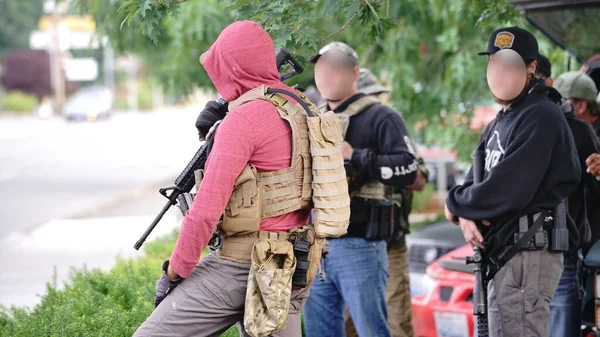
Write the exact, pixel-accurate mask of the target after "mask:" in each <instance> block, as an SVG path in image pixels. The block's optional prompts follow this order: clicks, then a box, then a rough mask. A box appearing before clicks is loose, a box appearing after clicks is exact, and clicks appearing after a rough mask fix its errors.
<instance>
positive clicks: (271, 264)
mask: <svg viewBox="0 0 600 337" xmlns="http://www.w3.org/2000/svg"><path fill="white" fill-rule="evenodd" d="M295 268H296V258H295V257H294V248H293V246H292V244H291V243H289V242H288V241H287V240H271V239H259V240H258V241H256V243H255V244H254V246H253V248H252V264H251V265H250V272H249V274H248V288H247V289H246V303H245V308H244V329H245V330H246V332H247V333H248V334H249V335H250V336H253V337H264V336H269V335H272V334H274V333H276V332H279V331H281V330H283V329H285V327H286V325H287V319H288V313H289V309H290V301H291V298H292V275H293V274H294V270H295Z"/></svg>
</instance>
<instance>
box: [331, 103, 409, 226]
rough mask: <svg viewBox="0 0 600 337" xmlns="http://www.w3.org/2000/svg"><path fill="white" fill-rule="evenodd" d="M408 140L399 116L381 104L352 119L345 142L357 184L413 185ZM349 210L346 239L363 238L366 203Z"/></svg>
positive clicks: (356, 201)
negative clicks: (351, 152)
mask: <svg viewBox="0 0 600 337" xmlns="http://www.w3.org/2000/svg"><path fill="white" fill-rule="evenodd" d="M363 96H364V95H363V94H357V95H355V96H353V97H351V98H350V99H348V100H347V101H346V102H344V103H342V104H341V105H340V106H339V107H337V108H336V109H335V110H334V112H336V113H340V112H343V111H345V110H346V108H347V107H348V105H350V104H351V103H353V102H355V101H356V100H358V99H359V98H361V97H363ZM408 137H409V136H408V130H407V128H406V125H405V124H404V121H403V120H402V117H400V114H399V113H398V112H396V111H394V109H392V108H390V107H388V106H386V105H384V104H380V103H378V104H375V105H372V106H370V107H369V108H367V109H366V110H364V111H362V112H361V113H358V114H356V115H354V116H351V117H350V123H349V125H348V131H347V132H346V139H345V140H346V141H347V142H348V143H350V145H352V147H353V148H354V153H353V154H352V159H351V165H352V167H353V169H354V170H356V171H357V172H359V177H358V178H357V180H358V181H361V182H368V181H373V180H376V181H380V182H382V183H384V184H386V185H393V186H398V187H403V186H406V185H410V184H412V183H414V182H415V179H416V178H417V174H418V173H417V171H418V162H417V160H416V159H415V154H414V149H413V148H412V145H411V144H410V142H409V138H408ZM356 188H358V186H356ZM350 210H351V213H350V226H349V227H348V234H346V236H350V237H365V234H366V230H367V223H368V221H369V214H370V206H369V204H368V202H367V201H365V200H364V199H361V198H353V199H352V201H351V204H350Z"/></svg>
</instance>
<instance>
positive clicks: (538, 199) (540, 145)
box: [447, 81, 581, 255]
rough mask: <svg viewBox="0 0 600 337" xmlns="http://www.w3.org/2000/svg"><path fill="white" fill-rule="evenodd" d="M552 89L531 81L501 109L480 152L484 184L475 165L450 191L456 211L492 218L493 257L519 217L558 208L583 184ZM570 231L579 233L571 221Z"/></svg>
mask: <svg viewBox="0 0 600 337" xmlns="http://www.w3.org/2000/svg"><path fill="white" fill-rule="evenodd" d="M549 89H550V88H548V87H546V86H544V84H543V83H542V82H541V81H532V82H531V83H530V87H529V91H528V92H527V94H526V95H524V96H523V97H521V98H520V99H519V100H518V101H516V102H514V103H513V104H512V105H511V107H510V108H509V109H508V110H507V111H500V112H499V113H498V115H497V117H496V119H494V120H493V121H492V122H491V123H490V124H489V125H488V126H487V127H486V129H485V131H484V133H483V134H482V135H481V138H480V143H479V146H478V148H477V150H476V151H480V152H481V153H484V154H485V170H484V178H483V182H482V183H480V184H476V185H474V184H473V172H472V169H471V170H469V173H468V174H467V177H466V179H465V182H464V184H463V185H460V186H456V187H454V188H452V189H451V190H450V191H449V194H448V200H447V205H448V209H449V210H450V211H451V212H452V213H453V214H454V215H456V216H459V217H461V218H465V219H471V220H490V221H492V225H491V226H490V227H487V228H486V229H485V230H484V233H483V234H484V238H485V246H486V251H487V252H489V254H491V255H495V254H497V253H498V250H499V249H500V248H503V247H505V246H506V245H508V244H512V240H513V237H514V235H513V234H514V233H515V232H516V231H517V230H518V219H519V217H520V216H523V215H526V214H532V213H537V212H539V211H541V210H543V209H552V208H554V207H556V206H557V205H558V204H559V203H561V202H562V201H564V200H566V199H567V197H568V196H569V195H570V194H571V192H573V191H574V190H575V188H576V187H577V185H578V184H579V180H580V177H581V167H580V164H579V157H578V155H577V151H576V148H575V144H574V140H573V136H572V134H571V130H570V129H569V126H568V124H567V120H566V118H565V116H564V114H563V113H562V111H561V110H560V109H559V108H558V106H557V105H556V104H555V103H554V102H552V100H550V99H549V98H548V92H549ZM569 233H570V236H577V230H576V228H574V224H573V221H572V220H571V221H569ZM577 241H578V240H577Z"/></svg>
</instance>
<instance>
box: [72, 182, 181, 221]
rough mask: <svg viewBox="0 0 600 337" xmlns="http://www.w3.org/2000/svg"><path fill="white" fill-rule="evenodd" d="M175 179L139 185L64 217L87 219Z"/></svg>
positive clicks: (151, 191) (166, 184)
mask: <svg viewBox="0 0 600 337" xmlns="http://www.w3.org/2000/svg"><path fill="white" fill-rule="evenodd" d="M173 181H175V178H168V179H164V180H161V181H160V182H156V183H153V184H150V185H147V186H142V187H137V188H134V189H132V190H130V191H128V192H125V193H124V194H122V195H120V196H117V197H115V198H113V199H111V200H108V201H105V202H101V203H99V204H97V205H95V206H92V207H90V208H88V209H85V210H83V211H79V212H76V213H73V214H70V215H67V216H65V217H63V219H85V218H90V217H93V215H94V214H95V213H99V212H102V211H108V210H109V209H111V208H113V207H116V206H118V205H119V204H121V203H124V202H127V201H131V200H135V199H137V198H140V197H142V196H144V195H147V194H148V193H158V189H159V188H161V187H165V186H170V185H173Z"/></svg>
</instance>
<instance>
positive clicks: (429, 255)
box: [423, 247, 438, 265]
mask: <svg viewBox="0 0 600 337" xmlns="http://www.w3.org/2000/svg"><path fill="white" fill-rule="evenodd" d="M437 257H438V251H437V248H435V247H430V248H427V250H426V251H425V254H423V260H425V263H427V264H428V265H429V264H430V263H431V262H433V261H435V259H437Z"/></svg>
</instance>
